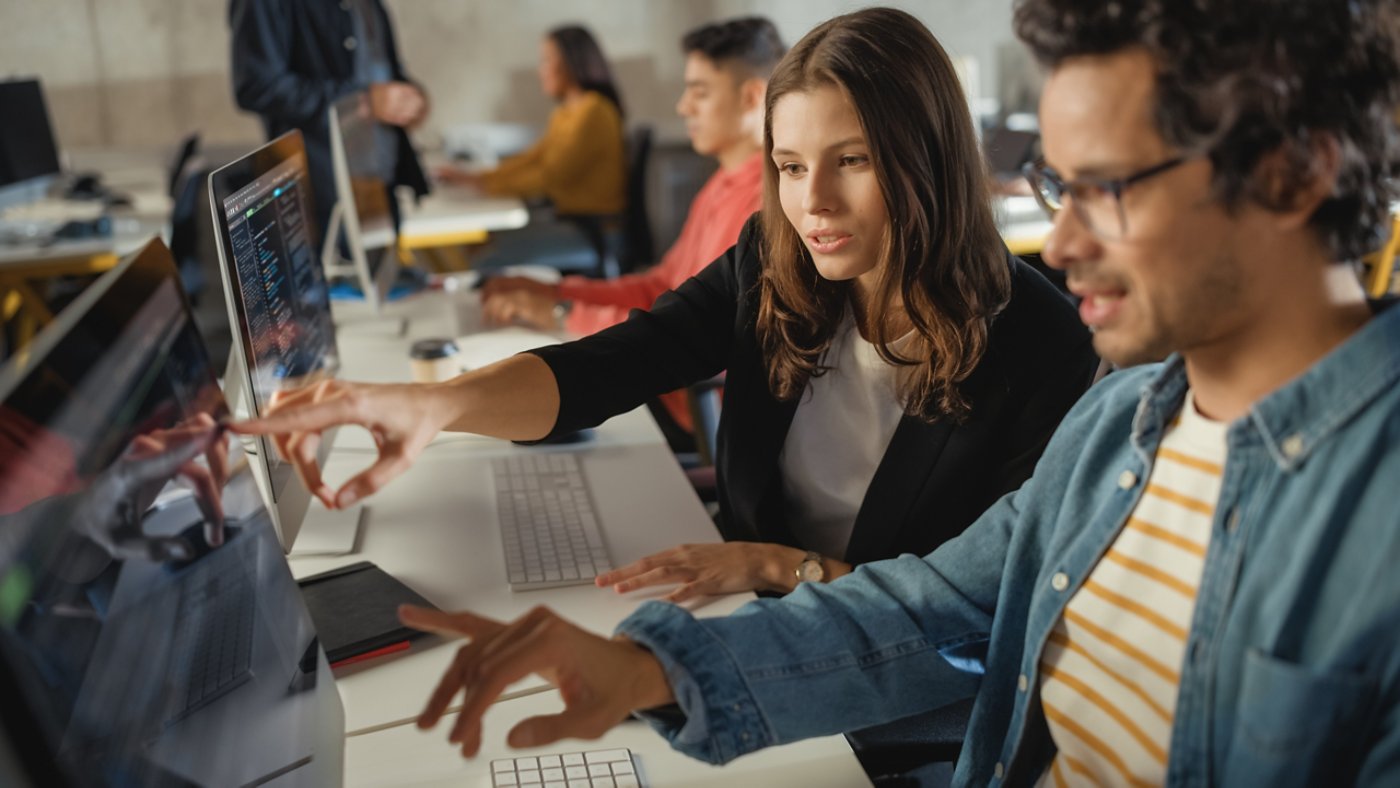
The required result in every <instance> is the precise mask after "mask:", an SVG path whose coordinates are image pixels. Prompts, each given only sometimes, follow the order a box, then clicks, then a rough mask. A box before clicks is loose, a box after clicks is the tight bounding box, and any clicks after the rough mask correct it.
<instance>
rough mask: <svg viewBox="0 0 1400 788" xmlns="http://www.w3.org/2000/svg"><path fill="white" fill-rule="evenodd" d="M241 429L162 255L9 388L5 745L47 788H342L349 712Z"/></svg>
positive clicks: (100, 292) (129, 272) (2, 581)
mask: <svg viewBox="0 0 1400 788" xmlns="http://www.w3.org/2000/svg"><path fill="white" fill-rule="evenodd" d="M229 415H230V414H229V411H228V408H227V406H226V404H225V402H224V398H223V396H222V394H221V393H220V391H219V388H218V382H217V380H216V379H215V377H214V373H213V371H212V370H211V369H210V364H209V359H208V356H207V355H206V353H205V349H204V345H203V343H202V341H201V339H200V336H199V333H198V331H197V329H196V328H195V326H194V322H193V319H192V317H191V313H190V309H189V304H188V302H186V300H185V298H184V295H183V293H182V291H181V288H180V280H179V277H178V274H177V272H176V269H175V265H174V261H173V259H172V257H171V255H170V252H169V250H168V249H166V248H165V246H164V245H163V244H162V243H161V242H160V241H159V240H152V241H151V242H150V243H149V244H148V245H147V246H146V247H145V248H143V249H142V250H140V251H139V252H137V253H136V254H134V255H132V256H131V257H129V258H127V259H126V260H124V261H123V262H122V263H120V264H119V265H118V266H117V267H116V268H114V269H113V270H112V271H110V272H108V273H107V274H105V275H103V276H102V277H101V278H100V279H99V280H98V281H97V282H95V283H94V284H92V285H91V286H90V287H89V288H88V289H87V290H86V291H84V292H83V293H82V294H81V295H80V296H79V298H78V299H77V300H76V301H75V302H74V303H73V304H72V305H70V306H69V307H68V308H67V309H65V310H64V311H63V312H62V313H61V314H60V316H59V317H58V318H57V320H55V321H54V322H53V323H52V324H50V325H49V326H48V327H47V328H46V329H45V330H44V331H43V332H42V333H41V334H40V335H39V337H37V338H36V339H35V341H34V343H33V345H32V346H31V349H30V351H29V352H28V353H27V354H24V355H23V356H22V357H17V358H16V359H15V360H14V361H12V362H11V363H10V364H9V365H8V366H6V367H4V368H3V369H0V695H5V696H6V697H5V702H4V703H3V704H0V718H3V725H0V728H3V730H4V731H5V732H6V733H7V734H8V735H9V736H11V737H22V740H21V741H19V742H18V743H15V749H16V750H18V751H20V752H21V753H23V754H24V758H25V759H26V760H27V762H28V763H27V766H26V771H27V772H29V773H30V774H31V779H30V781H31V782H33V783H35V784H45V785H48V784H53V779H52V777H53V774H54V773H55V772H56V773H58V774H59V775H60V776H61V780H60V781H59V783H58V784H64V783H67V784H70V785H84V786H86V785H123V786H127V785H131V786H134V785H140V786H167V785H168V786H176V785H179V786H188V785H261V784H263V783H265V782H267V781H269V780H272V779H277V780H278V781H279V784H293V785H306V786H321V785H336V784H339V782H340V779H341V777H342V776H343V771H344V725H345V721H344V709H343V707H342V706H341V702H340V697H339V694H338V692H337V691H336V688H335V685H334V681H333V680H332V677H331V673H330V667H329V666H328V664H327V662H326V657H325V653H324V651H323V650H322V648H321V646H320V644H319V642H318V640H317V637H316V633H315V631H314V629H313V626H312V622H311V619H310V617H309V615H308V613H307V610H306V607H305V605H304V604H303V602H302V598H301V595H300V592H299V590H298V588H297V585H296V583H295V581H293V579H292V576H291V572H290V571H289V570H288V567H287V562H286V559H285V558H284V557H283V555H282V550H281V547H280V546H279V545H278V543H277V537H276V534H275V533H274V532H273V529H272V521H271V518H270V517H269V516H268V511H267V509H266V507H265V506H264V505H263V502H262V498H261V496H260V495H259V494H258V490H257V486H256V484H255V482H254V479H253V477H252V475H251V473H250V472H249V468H248V462H247V460H246V458H245V457H244V456H243V452H242V448H241V445H240V443H239V441H237V440H232V439H230V435H229V433H228V432H227V430H226V428H225V426H224V425H225V423H226V422H227V420H228V419H229ZM36 774H38V776H35V775H36Z"/></svg>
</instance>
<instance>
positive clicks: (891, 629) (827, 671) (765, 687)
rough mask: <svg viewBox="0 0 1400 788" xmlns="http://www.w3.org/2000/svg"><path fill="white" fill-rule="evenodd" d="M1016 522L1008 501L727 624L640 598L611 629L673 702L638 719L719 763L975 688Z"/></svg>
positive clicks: (748, 609) (942, 701) (756, 606)
mask: <svg viewBox="0 0 1400 788" xmlns="http://www.w3.org/2000/svg"><path fill="white" fill-rule="evenodd" d="M1016 518H1017V512H1016V501H1015V497H1014V495H1013V496H1007V497H1006V498H1003V499H1002V500H1001V501H1000V502H998V503H997V504H996V505H995V506H994V507H993V508H992V509H991V510H989V511H988V512H987V514H985V515H984V516H983V517H982V518H981V519H979V520H978V522H977V523H975V524H974V525H973V526H972V527H971V528H969V529H968V531H966V532H965V533H964V534H963V535H962V536H960V537H958V538H957V539H955V540H953V541H951V542H949V543H947V544H945V545H944V546H943V547H941V548H939V549H938V550H937V551H935V552H934V553H932V554H930V555H929V556H928V557H926V558H922V559H921V558H917V557H915V556H912V555H904V556H900V557H899V558H894V559H890V560H887V561H877V562H873V563H869V564H865V565H863V566H861V567H859V568H858V569H857V570H856V571H855V572H854V573H852V574H850V575H848V576H846V577H843V578H841V579H840V580H837V581H836V582H833V583H831V584H829V585H816V584H810V585H804V586H802V587H800V588H798V589H797V590H796V591H794V592H793V593H791V594H789V595H788V596H786V597H784V598H782V599H760V600H757V601H755V602H751V603H749V604H748V605H745V606H744V607H743V608H741V609H739V610H738V611H736V612H735V613H734V614H733V615H730V616H727V617H723V618H712V619H696V618H693V617H692V616H691V615H690V613H688V612H687V611H685V610H683V609H682V608H679V607H676V606H674V605H668V604H664V603H660V602H651V603H647V604H646V605H644V606H642V607H641V608H640V609H639V610H638V611H637V612H636V613H635V614H633V615H632V616H630V617H629V618H627V619H626V620H625V621H623V622H622V624H621V625H620V626H619V627H618V633H619V634H622V635H626V636H627V637H629V638H631V639H632V640H634V641H636V642H637V643H639V644H641V645H642V646H644V647H646V648H647V649H649V650H651V652H652V653H653V654H655V655H656V657H657V658H658V659H659V660H660V661H661V664H662V667H663V668H664V669H665V671H666V675H667V678H668V679H669V680H670V682H671V686H672V689H673V691H674V692H675V695H676V699H677V706H678V708H676V707H672V708H670V709H666V710H662V711H660V712H653V713H648V714H645V715H643V716H644V717H645V718H646V719H647V721H648V722H650V723H651V724H652V726H653V727H654V728H656V729H657V730H658V732H660V733H661V734H662V735H663V736H665V737H666V738H667V739H668V740H669V741H670V742H671V745H672V747H674V748H676V749H677V750H679V751H681V752H684V753H685V754H687V755H690V756H692V757H694V758H698V759H700V760H704V761H708V762H711V763H725V762H728V761H730V760H733V759H734V758H737V757H738V756H740V755H743V754H745V753H748V752H752V751H754V750H757V749H760V748H763V747H767V746H771V745H775V744H784V743H788V742H792V741H796V740H799V739H805V738H811V737H814V736H824V735H829V734H833V733H839V732H843V731H849V730H856V729H859V728H863V727H868V726H870V725H874V724H877V723H880V722H886V721H889V720H894V719H898V718H901V717H906V716H909V715H911V714H917V713H919V712H922V711H927V710H930V709H935V708H938V707H940V706H944V705H946V704H948V703H951V702H953V701H956V700H959V699H962V698H966V697H970V696H972V695H974V694H976V692H977V688H978V686H979V685H980V682H981V676H982V671H983V661H982V658H983V656H984V655H985V653H986V648H987V642H988V639H989V633H990V632H991V626H992V614H993V612H994V611H995V609H996V598H997V593H998V586H999V583H1000V578H1001V576H1002V564H1003V561H1004V558H1005V555H1006V551H1007V547H1008V544H1009V541H1010V538H1011V534H1012V525H1013V524H1014V523H1015V521H1016Z"/></svg>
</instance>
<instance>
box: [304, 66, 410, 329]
mask: <svg viewBox="0 0 1400 788" xmlns="http://www.w3.org/2000/svg"><path fill="white" fill-rule="evenodd" d="M329 122H330V129H331V161H332V164H333V166H334V169H335V187H336V189H335V191H336V193H335V194H334V195H327V196H326V197H327V199H329V198H331V197H334V199H335V207H334V208H333V209H332V211H331V218H330V226H329V227H327V228H326V238H325V243H324V245H323V246H322V249H321V257H322V260H323V262H324V265H325V269H326V271H328V272H331V273H345V274H348V275H350V276H353V277H354V278H355V280H356V281H358V282H359V285H360V289H361V290H362V291H363V293H364V297H365V301H366V302H367V303H368V304H369V305H370V307H371V308H372V309H373V310H374V311H375V312H378V311H379V310H380V309H381V308H382V307H383V306H384V304H385V303H386V302H387V301H388V300H389V298H390V295H391V291H392V290H393V287H394V283H395V282H396V281H397V280H398V274H399V258H398V232H397V228H396V225H395V215H394V206H393V204H392V203H391V200H393V191H392V190H391V188H390V186H389V184H390V183H392V182H393V172H392V169H391V168H392V166H393V165H392V162H393V161H394V150H395V145H396V144H397V143H396V142H395V140H394V137H393V135H392V134H390V133H389V131H388V129H387V128H385V127H384V126H383V125H382V124H381V123H379V121H377V120H375V118H374V115H373V114H372V113H371V112H370V109H369V95H368V94H367V93H364V92H360V93H352V94H350V95H348V96H346V97H344V98H342V99H340V100H339V101H337V102H335V103H334V104H333V105H331V108H330V118H329ZM342 231H343V232H344V239H345V252H346V253H347V254H349V256H350V260H349V263H348V264H347V263H345V262H343V260H342V257H341V250H340V247H339V241H340V237H341V233H342Z"/></svg>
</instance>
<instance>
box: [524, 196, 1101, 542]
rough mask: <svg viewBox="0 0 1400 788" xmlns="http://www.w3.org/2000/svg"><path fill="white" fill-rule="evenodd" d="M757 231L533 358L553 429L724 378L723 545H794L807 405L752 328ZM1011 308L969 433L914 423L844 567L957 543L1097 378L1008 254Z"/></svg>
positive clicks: (893, 446) (981, 378) (1083, 333)
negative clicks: (591, 330) (783, 455)
mask: <svg viewBox="0 0 1400 788" xmlns="http://www.w3.org/2000/svg"><path fill="white" fill-rule="evenodd" d="M760 242H761V236H760V233H759V232H758V230H757V222H755V221H754V220H750V221H749V224H748V225H747V226H746V227H745V228H744V231H743V233H742V234H741V235H740V237H739V242H738V244H737V245H736V246H735V247H734V248H732V249H730V250H729V251H728V252H727V253H726V254H725V255H724V256H723V257H721V258H719V259H718V260H716V261H715V262H714V263H712V264H711V265H710V266H709V267H708V268H706V269H705V270H704V271H702V272H700V273H699V274H698V275H697V276H695V277H694V278H693V279H691V280H689V281H687V282H686V283H685V284H683V285H681V287H680V288H678V289H677V290H675V291H674V292H671V293H667V294H666V295H663V296H662V297H661V298H659V299H657V302H656V304H655V305H654V306H653V307H652V309H651V311H650V312H640V311H634V312H633V313H632V315H631V317H630V318H629V319H628V320H627V321H626V322H625V323H622V324H620V325H617V326H614V327H612V328H610V329H607V330H606V331H602V332H600V333H598V334H595V335H593V336H591V337H587V338H585V339H581V340H578V341H577V342H571V343H568V344H565V345H558V346H555V347H548V348H541V349H539V350H535V351H531V352H533V353H535V354H536V355H538V356H539V357H540V358H542V359H544V361H545V362H546V363H548V364H549V366H550V368H551V369H552V370H553V371H554V376H555V378H556V379H557V380H558V383H559V393H560V411H559V418H558V422H557V423H556V424H555V432H565V431H570V430H575V429H579V428H582V427H586V426H592V425H595V424H597V423H599V422H601V421H603V420H605V419H607V418H608V417H610V416H613V415H615V414H618V413H622V412H625V411H628V410H630V409H632V408H634V407H636V406H638V405H640V404H641V403H643V402H645V401H646V400H647V399H648V398H650V397H653V396H655V395H657V394H660V393H662V392H665V391H670V390H672V389H676V388H682V387H684V386H686V385H688V384H690V383H692V382H694V381H698V380H704V379H706V378H709V377H711V376H713V375H715V374H717V373H719V372H720V371H721V370H726V369H727V370H728V374H727V376H726V379H725V386H724V408H723V412H722V415H721V417H720V424H719V438H718V446H717V450H716V454H717V457H716V474H717V478H718V483H719V484H718V486H719V503H720V510H721V515H722V516H721V522H722V526H721V527H722V530H723V533H724V538H725V539H728V540H747V541H764V542H778V543H781V544H785V545H790V546H794V547H798V546H800V543H799V542H798V540H797V539H796V538H795V537H794V536H793V532H792V530H791V528H790V527H789V524H788V523H787V522H786V519H785V517H784V499H783V486H782V480H781V478H780V477H779V466H778V455H779V453H780V452H781V451H782V448H783V443H784V441H785V440H786V437H787V431H788V427H789V426H790V425H791V424H792V417H793V414H794V413H795V412H796V410H797V402H796V401H793V402H779V401H778V400H776V399H774V397H773V395H772V394H771V393H770V392H769V388H768V375H767V371H766V365H765V364H764V361H763V354H762V351H761V350H760V348H759V345H758V337H757V334H756V332H755V317H756V315H757V312H758V301H759V298H758V294H759V288H758V277H759V272H760V263H759V245H760ZM1006 264H1007V265H1008V266H1011V270H1012V290H1011V300H1010V303H1009V304H1008V305H1007V306H1006V308H1005V310H1004V311H1003V312H1002V313H1001V314H1000V315H998V316H997V318H996V319H995V321H994V322H993V324H992V331H991V337H990V341H989V343H988V349H987V352H986V354H985V356H984V357H983V359H982V361H981V362H980V363H979V364H978V365H977V368H976V369H975V370H974V371H973V373H972V375H971V376H970V377H969V378H968V380H967V381H966V382H965V383H964V385H963V392H964V393H965V394H966V396H967V397H968V399H969V400H970V401H971V403H972V414H971V416H970V417H969V418H968V419H967V420H966V421H964V422H962V423H957V424H955V423H953V422H952V421H950V420H939V421H937V422H935V423H933V424H928V423H925V422H923V421H920V420H919V419H917V418H913V417H910V416H907V415H906V416H904V417H903V419H902V420H901V421H900V422H899V426H898V427H897V428H896V429H895V433H894V437H893V438H892V439H891V440H890V445H889V447H888V448H887V449H886V451H885V455H884V458H883V459H882V460H881V462H880V465H879V468H878V469H877V470H876V472H875V476H874V478H873V479H872V480H871V482H870V487H869V489H868V490H867V491H866V494H865V500H864V501H863V502H862V504H861V508H860V512H859V514H858V515H857V516H856V522H855V529H854V531H853V532H852V535H851V542H850V545H849V547H848V548H847V551H846V555H845V556H844V559H845V560H846V561H848V562H850V563H862V562H865V561H873V560H877V559H881V558H889V557H893V556H896V555H899V554H901V553H916V554H919V555H922V554H925V553H928V552H930V551H932V550H933V549H934V548H935V547H937V546H938V545H940V544H942V543H943V542H945V541H947V540H948V539H950V538H952V537H954V536H957V535H958V534H959V533H961V532H962V531H963V529H964V528H966V527H967V526H968V525H970V524H971V523H972V521H973V520H975V519H977V517H978V516H979V515H981V513H982V512H983V511H984V510H986V509H987V508H988V507H989V506H990V505H991V504H992V502H994V501H995V500H997V498H999V497H1001V496H1002V495H1003V494H1005V493H1007V492H1010V491H1011V490H1014V489H1016V488H1017V487H1019V486H1020V485H1021V483H1022V482H1023V481H1025V479H1026V478H1027V477H1029V476H1030V474H1031V470H1032V469H1033V468H1034V466H1035V463H1036V460H1038V459H1039V457H1040V453H1041V452H1042V451H1043V450H1044V449H1045V445H1046V442H1047V441H1049V439H1050V434H1051V433H1052V432H1054V431H1055V428H1056V426H1058V425H1059V423H1060V419H1061V418H1062V417H1063V416H1064V414H1065V412H1066V411H1068V410H1069V407H1070V406H1071V405H1072V404H1074V402H1075V400H1077V399H1078V398H1079V396H1080V394H1082V393H1083V392H1084V390H1085V389H1086V388H1087V387H1088V385H1089V383H1090V381H1091V380H1092V379H1093V375H1094V372H1095V369H1096V368H1097V364H1098V359H1097V358H1096V356H1095V355H1094V351H1093V347H1092V345H1091V342H1090V337H1089V332H1088V331H1087V330H1085V328H1084V326H1083V325H1082V324H1081V323H1080V322H1079V319H1078V316H1077V315H1076V314H1075V311H1074V308H1073V306H1072V305H1071V304H1070V302H1069V300H1068V299H1067V298H1066V297H1065V296H1064V295H1063V294H1061V293H1060V291H1058V290H1056V289H1055V288H1054V286H1052V285H1051V284H1050V283H1049V282H1048V281H1047V280H1046V279H1045V278H1044V277H1043V276H1041V275H1040V274H1039V273H1037V272H1036V271H1035V270H1033V269H1032V268H1031V267H1030V266H1028V265H1026V264H1025V263H1024V262H1022V261H1021V260H1019V259H1017V258H1015V257H1012V256H1011V255H1010V254H1008V255H1007V262H1006Z"/></svg>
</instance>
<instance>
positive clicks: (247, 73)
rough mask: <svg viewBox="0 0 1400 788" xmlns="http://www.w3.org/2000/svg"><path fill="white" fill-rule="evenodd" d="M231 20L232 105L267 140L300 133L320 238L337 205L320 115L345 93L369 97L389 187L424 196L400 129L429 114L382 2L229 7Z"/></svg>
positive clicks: (269, 0) (239, 1) (238, 3)
mask: <svg viewBox="0 0 1400 788" xmlns="http://www.w3.org/2000/svg"><path fill="white" fill-rule="evenodd" d="M228 15H229V28H230V32H231V35H232V46H231V50H232V59H233V93H234V98H235V99H236V100H237V102H238V106H239V107H241V108H243V109H245V110H248V111H250V112H256V113H257V114H258V115H259V116H260V117H261V118H262V122H263V127H264V128H265V129H266V130H267V136H268V138H269V139H271V138H273V137H276V136H277V135H279V134H282V133H284V132H287V131H290V130H291V129H300V130H301V133H302V136H303V137H304V138H305V139H306V156H307V160H308V161H307V165H308V169H309V170H310V172H311V188H312V189H313V191H314V192H315V195H316V219H317V222H318V224H319V226H320V228H321V230H322V232H324V231H325V228H326V225H327V220H328V219H329V217H330V212H331V206H332V205H334V204H335V178H334V176H333V175H332V170H331V159H330V128H329V124H328V121H327V112H328V110H329V109H330V106H331V105H332V104H333V103H335V101H336V100H337V99H339V98H341V97H343V96H345V95H347V94H350V93H353V92H355V91H359V90H366V91H368V93H369V104H370V110H371V112H373V114H374V117H375V118H376V119H377V120H379V121H380V122H381V123H383V124H384V126H383V127H382V128H381V129H380V134H381V139H380V141H379V148H380V151H381V153H380V162H381V164H382V166H383V168H384V170H385V172H384V175H385V182H386V183H388V184H389V187H390V189H391V190H392V188H393V187H394V186H398V185H404V186H410V187H412V188H413V191H414V192H415V193H417V194H419V195H422V194H426V193H427V192H428V182H427V179H426V178H425V177H424V176H423V169H422V167H420V166H419V164H418V157H417V155H415V153H414V151H413V147H412V145H410V143H409V140H408V134H407V132H406V131H405V129H409V128H413V127H414V126H417V125H418V124H419V123H422V122H423V120H424V118H426V117H427V116H428V96H427V94H426V93H425V92H424V91H423V89H422V88H421V87H419V86H418V85H416V84H414V83H413V82H412V80H410V79H409V78H408V76H407V75H406V74H405V73H404V70H403V66H402V65H401V64H400V63H399V55H398V50H397V49H396V48H395V46H394V31H393V28H392V26H391V25H390V22H389V14H388V12H387V11H386V10H385V9H384V6H383V5H382V4H381V3H380V0H338V2H337V1H336V0H308V1H307V2H297V3H287V2H282V1H281V0H230V2H229V12H228ZM389 204H390V205H395V204H396V203H395V202H394V201H393V200H392V199H391V200H390V203H389Z"/></svg>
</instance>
